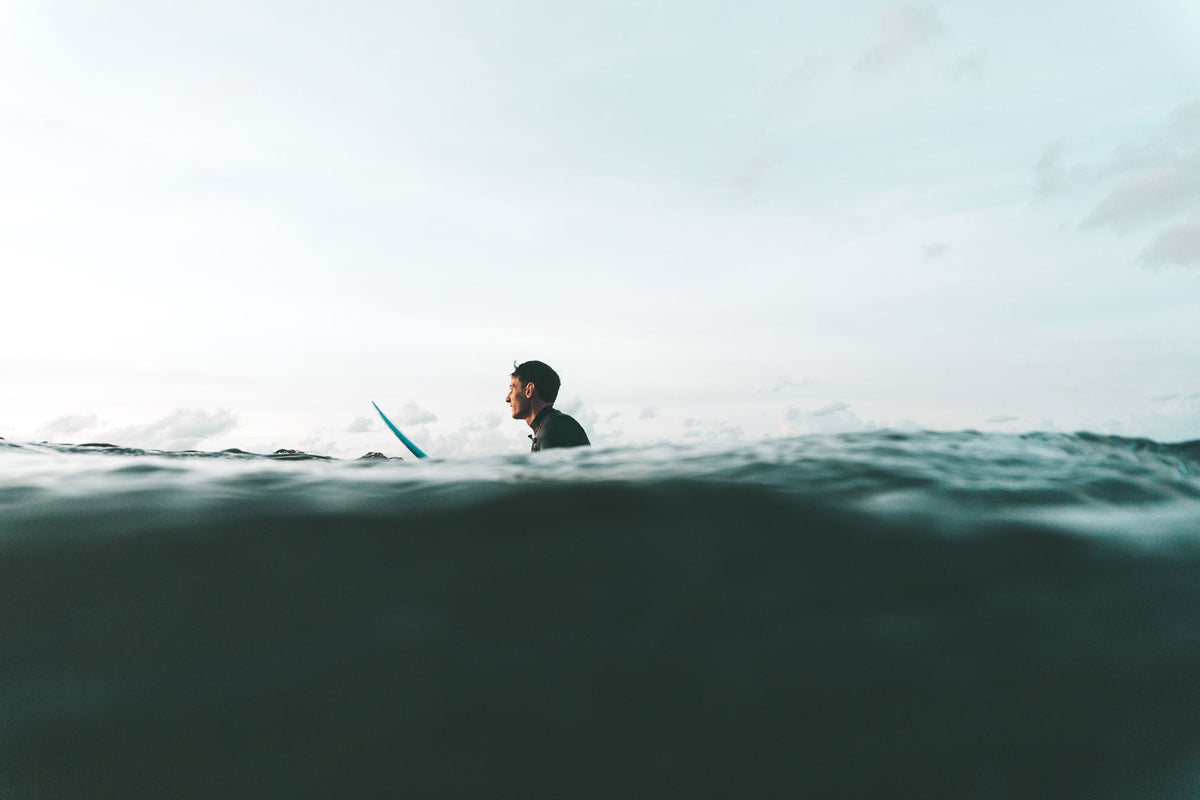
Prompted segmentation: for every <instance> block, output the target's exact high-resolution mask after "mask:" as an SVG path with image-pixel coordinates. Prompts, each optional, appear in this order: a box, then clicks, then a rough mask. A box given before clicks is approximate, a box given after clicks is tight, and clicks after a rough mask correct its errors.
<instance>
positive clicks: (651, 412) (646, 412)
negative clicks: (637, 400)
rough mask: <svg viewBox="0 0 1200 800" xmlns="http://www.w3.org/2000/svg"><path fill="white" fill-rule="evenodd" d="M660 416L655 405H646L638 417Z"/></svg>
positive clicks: (650, 417) (652, 417) (651, 417)
mask: <svg viewBox="0 0 1200 800" xmlns="http://www.w3.org/2000/svg"><path fill="white" fill-rule="evenodd" d="M657 416H658V409H656V408H655V407H654V406H646V407H645V408H643V409H642V413H641V414H638V419H654V418H655V417H657Z"/></svg>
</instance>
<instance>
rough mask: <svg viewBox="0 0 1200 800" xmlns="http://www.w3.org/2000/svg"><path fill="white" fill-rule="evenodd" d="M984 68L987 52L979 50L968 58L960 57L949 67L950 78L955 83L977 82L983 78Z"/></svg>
mask: <svg viewBox="0 0 1200 800" xmlns="http://www.w3.org/2000/svg"><path fill="white" fill-rule="evenodd" d="M986 67H987V51H986V50H979V51H977V52H975V53H972V54H971V55H969V56H962V57H961V58H959V59H958V60H957V61H955V62H954V63H953V64H952V65H950V77H951V78H953V79H954V80H956V81H961V80H975V81H978V80H980V79H981V78H983V73H984V71H985V69H986Z"/></svg>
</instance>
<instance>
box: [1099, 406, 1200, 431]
mask: <svg viewBox="0 0 1200 800" xmlns="http://www.w3.org/2000/svg"><path fill="white" fill-rule="evenodd" d="M1100 431H1101V432H1102V433H1112V434H1116V435H1118V436H1139V437H1145V438H1147V439H1154V440H1156V441H1159V442H1184V441H1194V440H1197V439H1200V396H1197V397H1188V398H1183V397H1175V398H1172V399H1170V400H1164V401H1161V402H1160V403H1158V404H1157V407H1156V408H1155V409H1154V411H1152V412H1150V413H1148V414H1130V415H1128V416H1125V417H1123V418H1121V419H1117V420H1110V421H1109V422H1107V423H1105V424H1104V425H1101V426H1100Z"/></svg>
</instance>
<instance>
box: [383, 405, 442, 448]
mask: <svg viewBox="0 0 1200 800" xmlns="http://www.w3.org/2000/svg"><path fill="white" fill-rule="evenodd" d="M371 405H373V406H375V410H376V411H378V412H379V416H380V417H382V418H383V424H384V425H387V426H388V427H389V428H391V429H392V433H394V434H396V438H397V439H399V440H400V441H401V442H402V443H403V444H404V446H405V447H407V448H408V450H409V452H410V453H412V454H413V455H414V456H416V457H417V458H429V456H427V455H425V452H424V451H423V450H421V448H419V447H417V446H416V445H415V444H413V443H412V439H409V438H408V437H407V436H405V435H404V434H403V433H401V432H400V429H399V428H397V427H396V426H395V425H393V424H392V421H391V420H390V419H388V418H387V414H385V413H383V409H382V408H380V407H379V404H378V403H376V402H375V401H374V400H372V401H371Z"/></svg>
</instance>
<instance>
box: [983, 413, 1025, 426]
mask: <svg viewBox="0 0 1200 800" xmlns="http://www.w3.org/2000/svg"><path fill="white" fill-rule="evenodd" d="M1017 419H1019V418H1018V417H1010V416H1009V415H1008V414H997V415H996V416H994V417H988V418H987V419H986V420H984V422H986V423H987V424H988V425H1002V424H1004V423H1005V422H1016V421H1017Z"/></svg>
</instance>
